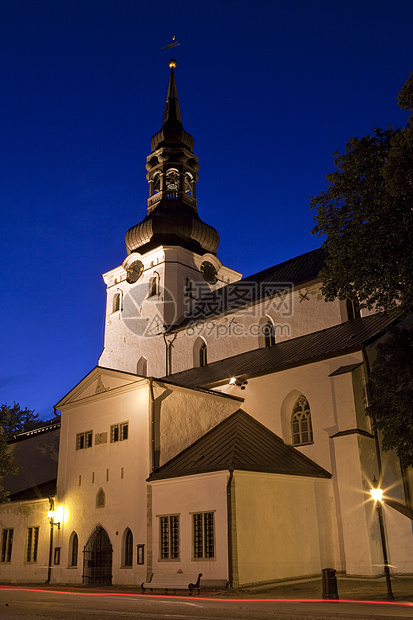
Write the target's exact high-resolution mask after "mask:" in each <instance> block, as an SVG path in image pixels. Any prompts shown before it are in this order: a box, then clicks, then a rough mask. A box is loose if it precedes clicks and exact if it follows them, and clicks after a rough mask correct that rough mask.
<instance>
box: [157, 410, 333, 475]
mask: <svg viewBox="0 0 413 620" xmlns="http://www.w3.org/2000/svg"><path fill="white" fill-rule="evenodd" d="M224 470H230V471H232V470H242V471H251V472H266V473H273V474H285V475H289V476H310V477H315V478H331V474H329V473H328V472H327V471H326V470H325V469H323V468H322V467H320V466H319V465H317V464H316V463H314V461H312V460H311V459H309V458H308V457H306V456H304V455H303V454H301V452H299V451H298V450H296V449H295V448H292V447H291V446H287V445H286V444H285V443H284V442H283V440H282V439H281V438H280V437H278V436H277V435H275V434H274V433H272V432H271V431H270V430H269V429H268V428H266V427H265V426H263V425H262V424H260V423H259V422H257V420H255V419H254V418H252V417H251V416H250V415H248V414H247V413H245V411H243V410H242V409H239V410H238V411H236V412H235V413H233V414H232V415H230V416H229V417H228V418H226V419H225V420H224V421H223V422H221V423H220V424H218V425H217V426H215V427H214V428H213V429H211V430H210V431H209V432H208V433H206V435H203V437H201V438H200V439H198V440H197V441H195V443H193V444H192V445H190V446H189V447H188V448H186V449H185V450H183V452H181V453H180V454H178V455H177V456H175V457H174V458H173V459H171V460H170V461H168V462H167V463H165V465H162V467H160V468H159V469H158V471H156V472H154V473H153V474H151V476H150V477H149V478H148V480H162V479H164V478H177V477H180V476H192V475H195V474H202V473H208V472H213V471H224Z"/></svg>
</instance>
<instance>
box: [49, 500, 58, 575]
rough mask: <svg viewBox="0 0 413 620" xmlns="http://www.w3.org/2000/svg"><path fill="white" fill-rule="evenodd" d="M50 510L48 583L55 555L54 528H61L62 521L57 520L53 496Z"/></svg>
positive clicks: (50, 501)
mask: <svg viewBox="0 0 413 620" xmlns="http://www.w3.org/2000/svg"><path fill="white" fill-rule="evenodd" d="M49 504H50V505H49V510H48V511H47V516H48V518H49V522H50V543H49V566H48V568H47V580H46V583H47V584H48V583H50V577H51V574H52V556H53V529H54V527H55V526H57V529H58V530H60V521H58V522H55V517H56V510H55V508H54V500H53V498H52V497H50V498H49Z"/></svg>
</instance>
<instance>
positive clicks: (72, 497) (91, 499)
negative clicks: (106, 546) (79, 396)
mask: <svg viewBox="0 0 413 620" xmlns="http://www.w3.org/2000/svg"><path fill="white" fill-rule="evenodd" d="M148 399H149V396H148V388H147V385H146V383H145V384H144V385H140V386H136V387H135V389H131V388H129V389H127V390H126V391H125V390H122V389H118V390H112V391H111V392H106V393H104V394H101V395H100V397H96V396H95V397H91V398H89V399H86V400H85V401H83V400H82V401H78V402H75V403H73V404H72V405H67V406H66V407H65V409H64V410H62V419H61V421H62V426H61V444H60V461H59V470H58V496H57V505H58V506H60V507H62V508H63V511H64V518H63V522H62V526H61V530H60V537H61V546H62V556H61V567H60V568H55V569H54V574H53V576H54V580H55V581H57V582H60V583H81V576H82V572H83V554H82V551H83V548H84V546H85V544H86V543H87V541H88V539H89V537H90V536H91V534H92V533H93V531H94V529H95V527H96V526H97V525H101V526H102V527H104V528H105V530H106V532H107V534H108V536H109V538H110V541H111V544H112V547H113V563H112V573H113V583H115V584H116V583H125V584H127V583H139V582H141V581H143V580H144V579H145V574H146V573H145V570H146V569H145V566H138V565H137V564H136V545H137V544H146V478H147V476H148V475H149V428H148V420H149V416H148ZM126 421H127V422H128V423H129V436H128V439H127V440H125V441H119V442H116V443H110V426H111V425H112V424H118V423H122V422H126ZM87 430H93V434H94V440H93V446H92V447H91V448H87V449H84V450H76V434H77V433H79V432H83V431H87ZM104 432H106V433H107V443H103V444H100V445H95V436H96V434H97V433H104ZM122 470H123V477H122ZM100 488H102V489H103V490H104V492H105V495H106V504H105V507H104V508H96V495H97V493H98V491H99V489H100ZM126 527H129V528H130V529H131V531H132V534H133V548H134V557H133V567H132V568H122V567H121V566H122V558H121V551H122V549H121V548H122V538H123V532H124V530H125V528H126ZM73 531H76V533H77V535H78V539H79V558H78V566H77V568H68V561H69V560H68V552H69V539H70V535H71V533H72V532H73ZM139 580H140V581H139Z"/></svg>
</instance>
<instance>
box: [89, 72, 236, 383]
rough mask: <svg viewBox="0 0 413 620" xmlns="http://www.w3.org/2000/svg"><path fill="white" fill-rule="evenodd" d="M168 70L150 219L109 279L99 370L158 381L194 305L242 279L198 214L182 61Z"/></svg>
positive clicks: (151, 160)
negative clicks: (178, 78) (171, 338)
mask: <svg viewBox="0 0 413 620" xmlns="http://www.w3.org/2000/svg"><path fill="white" fill-rule="evenodd" d="M169 67H170V76H169V84H168V91H167V96H166V103H165V111H164V116H163V123H162V128H161V129H160V131H158V133H156V134H155V135H154V136H153V137H152V140H151V153H150V155H149V156H148V157H147V163H146V170H147V175H146V178H147V181H148V185H149V197H148V207H147V213H146V217H145V218H144V219H143V220H142V221H141V222H140V223H138V224H136V225H135V226H132V228H130V229H129V230H128V231H127V233H126V237H125V243H126V250H127V254H128V256H127V257H126V258H125V260H124V261H123V263H122V265H121V266H120V267H117V268H116V269H114V270H112V271H110V272H108V273H106V274H104V276H103V278H104V281H105V283H106V286H107V304H106V325H105V346H104V350H103V352H102V354H101V356H100V359H99V365H100V366H105V367H108V368H116V369H118V370H124V371H127V372H134V373H138V374H141V375H152V376H163V375H165V374H168V373H169V372H170V371H171V368H168V362H167V358H168V354H167V353H166V352H167V350H168V337H167V334H168V331H169V329H170V328H171V327H172V326H173V325H176V324H177V323H179V321H180V320H182V318H184V317H185V313H187V312H188V311H190V309H191V307H192V305H193V303H194V302H195V300H197V299H199V298H200V297H202V295H203V294H204V293H205V292H206V291H207V290H211V289H216V288H219V287H221V286H225V285H226V284H228V283H230V282H234V281H236V280H238V279H239V278H240V277H241V274H240V273H238V272H236V271H234V270H232V269H228V268H227V267H224V266H223V265H222V263H221V262H220V261H219V259H218V258H217V251H218V244H219V235H218V233H217V231H216V230H215V228H213V227H212V226H210V225H208V224H206V223H205V222H203V221H202V219H201V218H200V217H199V215H198V208H197V191H196V189H197V182H198V170H199V164H198V157H197V156H196V155H195V154H194V139H193V137H192V136H191V135H190V134H189V133H188V132H187V131H185V129H184V128H183V125H182V118H181V110H180V106H179V100H178V94H177V88H176V83H175V68H176V61H175V60H170V61H169Z"/></svg>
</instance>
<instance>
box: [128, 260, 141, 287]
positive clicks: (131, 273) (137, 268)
mask: <svg viewBox="0 0 413 620" xmlns="http://www.w3.org/2000/svg"><path fill="white" fill-rule="evenodd" d="M142 273H143V263H142V261H140V260H135V262H134V263H131V264H130V265H129V267H128V269H127V270H126V281H127V282H129V284H134V282H137V281H138V280H139V278H140V277H141V275H142Z"/></svg>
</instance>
